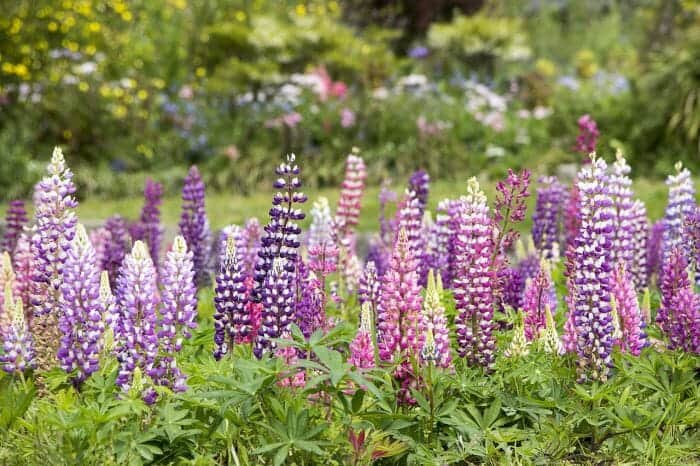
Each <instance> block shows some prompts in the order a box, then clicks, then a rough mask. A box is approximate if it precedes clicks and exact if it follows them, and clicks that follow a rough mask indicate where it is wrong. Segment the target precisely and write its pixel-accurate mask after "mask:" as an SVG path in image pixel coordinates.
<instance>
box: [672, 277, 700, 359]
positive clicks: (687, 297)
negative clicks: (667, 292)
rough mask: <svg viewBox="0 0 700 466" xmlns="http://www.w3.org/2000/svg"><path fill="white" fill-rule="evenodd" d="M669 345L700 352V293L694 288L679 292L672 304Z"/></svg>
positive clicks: (687, 350)
mask: <svg viewBox="0 0 700 466" xmlns="http://www.w3.org/2000/svg"><path fill="white" fill-rule="evenodd" d="M672 313H673V319H672V324H671V329H670V330H671V331H670V333H669V347H670V348H671V349H682V350H683V351H686V352H689V353H696V354H700V295H698V294H697V293H695V291H694V290H693V289H692V288H684V289H682V290H680V291H679V292H678V294H677V295H676V296H675V297H674V299H673V304H672Z"/></svg>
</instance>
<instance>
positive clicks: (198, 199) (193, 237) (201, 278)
mask: <svg viewBox="0 0 700 466" xmlns="http://www.w3.org/2000/svg"><path fill="white" fill-rule="evenodd" d="M205 196H206V193H205V189H204V182H203V181H202V176H201V175H200V174H199V170H198V169H197V167H196V166H194V165H193V166H192V167H191V168H190V171H189V172H188V173H187V176H186V177H185V184H184V186H183V187H182V215H181V217H180V224H179V226H180V234H181V235H182V237H183V238H184V239H185V242H186V243H187V245H188V247H189V249H190V251H192V257H193V262H194V271H195V284H196V285H197V286H204V285H206V284H207V283H209V279H210V278H209V270H208V267H207V266H208V259H209V251H210V248H211V230H210V229H209V219H208V218H207V213H206V210H205V208H204V202H205Z"/></svg>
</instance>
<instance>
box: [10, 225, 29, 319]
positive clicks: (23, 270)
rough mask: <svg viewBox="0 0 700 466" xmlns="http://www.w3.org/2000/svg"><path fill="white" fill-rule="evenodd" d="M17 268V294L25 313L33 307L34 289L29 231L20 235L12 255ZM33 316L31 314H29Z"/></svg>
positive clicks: (15, 268)
mask: <svg viewBox="0 0 700 466" xmlns="http://www.w3.org/2000/svg"><path fill="white" fill-rule="evenodd" d="M12 263H13V265H14V270H15V290H16V292H15V296H16V297H17V299H19V300H21V301H22V305H23V306H24V310H25V313H26V312H27V311H29V310H30V309H31V302H30V300H31V289H32V275H33V273H32V251H31V243H30V241H29V237H28V236H27V233H26V232H24V233H22V234H21V235H20V236H19V239H18V240H17V245H16V246H15V253H14V256H13V257H12ZM27 317H28V318H29V317H31V316H30V315H29V316H27Z"/></svg>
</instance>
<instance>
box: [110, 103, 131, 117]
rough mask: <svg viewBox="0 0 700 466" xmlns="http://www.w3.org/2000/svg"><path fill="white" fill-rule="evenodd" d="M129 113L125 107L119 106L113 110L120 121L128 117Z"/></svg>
mask: <svg viewBox="0 0 700 466" xmlns="http://www.w3.org/2000/svg"><path fill="white" fill-rule="evenodd" d="M127 112H128V109H127V108H126V106H124V105H117V106H115V107H114V108H113V109H112V114H113V115H114V116H115V117H116V118H119V119H122V118H124V117H125V116H126V114H127Z"/></svg>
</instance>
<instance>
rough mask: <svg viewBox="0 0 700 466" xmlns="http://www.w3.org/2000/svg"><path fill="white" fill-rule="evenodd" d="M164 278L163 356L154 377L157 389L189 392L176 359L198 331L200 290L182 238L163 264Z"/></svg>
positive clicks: (174, 243)
mask: <svg viewBox="0 0 700 466" xmlns="http://www.w3.org/2000/svg"><path fill="white" fill-rule="evenodd" d="M162 271H163V273H162V277H161V282H162V285H163V286H162V292H161V309H160V322H159V324H160V325H159V327H160V331H159V332H158V338H159V340H160V349H161V351H160V353H161V354H160V355H159V357H158V359H157V361H156V364H155V365H154V367H153V369H152V372H151V374H150V375H151V377H152V378H153V380H154V381H155V383H156V384H158V385H163V386H167V387H170V388H172V389H173V391H176V392H183V391H185V390H186V389H187V384H186V380H187V377H186V376H185V374H184V373H183V372H182V370H180V368H179V367H178V366H177V362H176V355H177V353H179V352H180V351H181V350H182V343H183V341H184V340H186V339H189V338H191V337H192V332H191V331H192V329H194V328H196V327H197V288H196V287H195V285H194V261H193V254H192V252H191V251H188V250H187V243H186V242H185V239H184V238H183V237H182V236H176V237H175V240H174V241H173V246H172V248H171V249H170V251H168V254H167V256H166V257H165V262H164V263H163V270H162Z"/></svg>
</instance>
